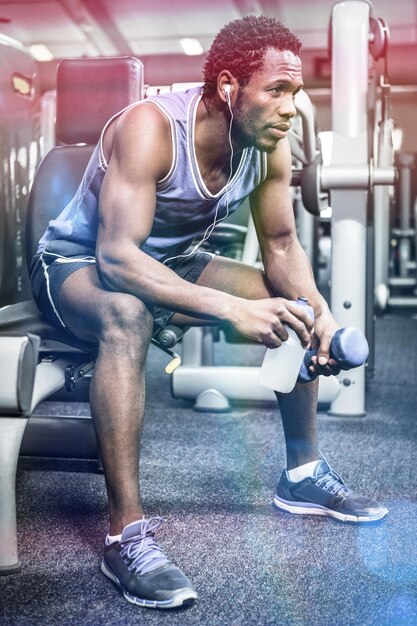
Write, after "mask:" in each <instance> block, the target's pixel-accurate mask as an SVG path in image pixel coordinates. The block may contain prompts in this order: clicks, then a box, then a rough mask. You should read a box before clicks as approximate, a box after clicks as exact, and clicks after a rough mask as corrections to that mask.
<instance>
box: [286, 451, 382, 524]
mask: <svg viewBox="0 0 417 626" xmlns="http://www.w3.org/2000/svg"><path fill="white" fill-rule="evenodd" d="M274 505H275V506H276V507H277V508H278V509H280V510H282V511H288V512H289V513H296V514H298V515H325V516H327V517H333V518H335V519H337V520H340V521H342V522H376V521H378V520H380V519H382V518H383V517H385V516H386V514H387V513H388V509H387V508H386V507H385V506H383V505H382V504H379V502H376V501H375V500H371V499H370V498H367V497H366V496H360V495H358V494H355V493H353V492H352V491H351V490H350V489H348V488H347V487H346V485H345V483H344V482H343V480H342V479H341V477H340V476H339V474H336V472H335V471H334V470H332V469H331V467H330V466H329V465H328V463H327V462H326V461H325V460H324V459H323V460H321V461H320V462H318V463H317V466H316V468H315V471H314V476H311V477H308V478H305V479H304V480H300V481H299V482H292V481H291V480H290V479H289V476H288V472H287V471H286V470H285V471H284V473H283V474H282V476H281V478H280V481H279V483H278V488H277V493H276V495H275V497H274Z"/></svg>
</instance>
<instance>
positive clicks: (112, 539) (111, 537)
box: [106, 534, 122, 546]
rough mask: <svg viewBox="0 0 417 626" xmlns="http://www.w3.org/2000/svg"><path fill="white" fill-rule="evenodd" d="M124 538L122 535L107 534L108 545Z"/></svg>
mask: <svg viewBox="0 0 417 626" xmlns="http://www.w3.org/2000/svg"><path fill="white" fill-rule="evenodd" d="M121 538H122V535H109V534H107V536H106V545H108V546H109V545H110V544H111V543H114V542H115V541H120V540H121Z"/></svg>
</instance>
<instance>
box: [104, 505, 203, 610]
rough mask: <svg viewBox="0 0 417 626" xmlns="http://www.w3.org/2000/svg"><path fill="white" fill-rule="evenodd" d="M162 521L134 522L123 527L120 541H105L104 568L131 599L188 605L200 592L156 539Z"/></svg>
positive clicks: (152, 603)
mask: <svg viewBox="0 0 417 626" xmlns="http://www.w3.org/2000/svg"><path fill="white" fill-rule="evenodd" d="M162 521H163V520H162V518H160V517H152V518H151V519H149V520H146V519H143V520H140V521H138V522H132V523H131V524H129V525H128V526H126V527H125V528H124V529H123V532H122V537H121V540H120V541H115V542H113V543H110V544H109V543H107V542H106V545H105V546H104V556H103V560H102V563H101V571H102V572H103V574H105V575H106V576H108V577H109V578H110V580H112V581H113V582H114V583H116V585H118V586H119V587H120V588H121V590H122V591H123V595H124V597H125V598H126V600H127V601H128V602H132V603H133V604H137V605H139V606H142V607H147V608H152V609H172V608H176V607H180V606H187V605H189V604H191V603H192V602H194V600H196V599H197V593H196V592H195V591H194V589H193V588H192V586H191V583H190V581H189V580H188V578H187V577H186V576H185V575H184V574H183V573H182V571H181V570H180V569H179V568H178V567H176V566H175V565H174V564H173V563H171V562H170V561H168V559H167V557H166V556H165V554H164V553H163V552H162V550H161V548H160V547H159V546H158V544H157V543H156V542H155V539H154V537H155V531H156V530H157V528H158V527H159V526H160V525H161V523H162Z"/></svg>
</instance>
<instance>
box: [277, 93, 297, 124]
mask: <svg viewBox="0 0 417 626" xmlns="http://www.w3.org/2000/svg"><path fill="white" fill-rule="evenodd" d="M279 114H280V116H281V117H284V118H286V119H291V118H292V117H294V116H295V115H296V114H297V109H296V108H295V104H294V99H293V97H292V95H291V96H288V97H286V98H285V100H283V102H282V103H281V105H280V107H279Z"/></svg>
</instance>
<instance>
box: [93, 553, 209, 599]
mask: <svg viewBox="0 0 417 626" xmlns="http://www.w3.org/2000/svg"><path fill="white" fill-rule="evenodd" d="M101 571H102V572H103V574H104V575H105V576H107V577H108V578H110V580H112V581H113V582H114V583H115V584H116V585H117V586H118V587H119V588H120V589H121V590H122V592H123V596H124V597H125V599H126V600H127V601H128V602H130V603H131V604H136V605H137V606H141V607H144V608H147V609H175V608H178V607H180V606H188V605H190V604H192V603H193V602H194V601H195V600H197V597H198V596H197V592H196V591H194V589H187V588H185V589H180V590H179V591H178V592H176V593H175V595H174V596H173V597H172V598H170V599H169V600H145V599H144V598H138V597H137V596H132V594H130V593H128V592H127V591H125V590H124V589H123V586H122V584H121V582H120V580H119V579H118V578H117V576H115V575H114V574H113V572H112V571H111V570H110V569H109V568H108V567H107V565H106V564H105V562H104V561H102V562H101Z"/></svg>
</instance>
